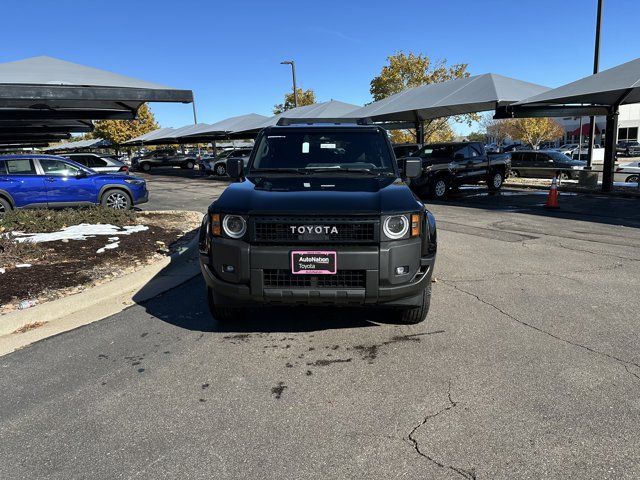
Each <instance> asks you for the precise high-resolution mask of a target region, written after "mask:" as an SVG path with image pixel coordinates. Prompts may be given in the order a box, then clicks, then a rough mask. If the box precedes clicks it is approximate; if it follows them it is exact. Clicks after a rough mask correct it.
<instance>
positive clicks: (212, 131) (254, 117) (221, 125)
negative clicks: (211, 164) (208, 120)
mask: <svg viewBox="0 0 640 480" xmlns="http://www.w3.org/2000/svg"><path fill="white" fill-rule="evenodd" d="M267 118H268V117H265V116H264V115H258V114H257V113H248V114H246V115H238V116H235V117H230V118H226V119H224V120H221V121H219V122H216V123H213V124H210V125H203V126H202V127H199V128H197V129H195V130H194V131H193V132H191V133H188V134H183V135H182V138H181V140H182V141H183V142H187V143H190V142H198V143H200V142H209V141H215V140H221V139H226V138H228V137H229V135H230V134H231V133H233V132H235V131H244V130H246V129H251V128H253V127H254V126H255V125H259V124H261V123H263V122H265V121H266V120H267Z"/></svg>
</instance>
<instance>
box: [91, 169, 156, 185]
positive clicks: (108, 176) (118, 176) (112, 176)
mask: <svg viewBox="0 0 640 480" xmlns="http://www.w3.org/2000/svg"><path fill="white" fill-rule="evenodd" d="M91 178H93V179H94V180H104V181H110V182H113V181H114V180H120V181H124V180H141V181H143V182H145V183H146V180H145V179H144V178H140V177H136V176H133V175H128V174H126V173H124V172H122V173H120V172H114V173H96V174H94V175H91Z"/></svg>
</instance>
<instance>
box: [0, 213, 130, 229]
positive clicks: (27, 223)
mask: <svg viewBox="0 0 640 480" xmlns="http://www.w3.org/2000/svg"><path fill="white" fill-rule="evenodd" d="M80 223H91V224H98V223H100V224H110V225H115V226H117V227H122V226H125V225H133V224H135V223H136V212H135V211H133V210H114V209H111V208H104V207H90V208H79V209H65V210H12V211H10V212H7V213H5V214H4V215H3V216H0V233H2V232H14V231H19V232H25V233H48V232H55V231H57V230H61V229H63V228H65V227H69V226H72V225H78V224H80Z"/></svg>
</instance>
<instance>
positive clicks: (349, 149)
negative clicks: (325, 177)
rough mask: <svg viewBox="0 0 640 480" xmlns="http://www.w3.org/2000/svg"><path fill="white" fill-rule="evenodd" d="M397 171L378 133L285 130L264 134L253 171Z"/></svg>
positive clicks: (257, 150) (384, 140)
mask: <svg viewBox="0 0 640 480" xmlns="http://www.w3.org/2000/svg"><path fill="white" fill-rule="evenodd" d="M280 169H281V170H285V171H286V170H291V169H295V170H300V171H303V172H312V171H314V170H319V171H322V172H326V171H332V170H333V171H365V172H389V173H391V172H394V168H393V160H392V158H391V154H390V151H389V146H388V144H387V142H386V138H385V137H384V135H381V134H380V132H377V131H335V130H334V131H322V130H318V131H313V132H310V131H308V130H307V131H300V132H296V131H294V132H291V131H282V132H277V133H275V132H273V131H272V132H270V133H269V134H266V135H263V136H262V137H261V139H260V143H259V144H258V146H257V148H256V155H255V158H254V160H253V164H252V166H251V170H252V171H264V170H280Z"/></svg>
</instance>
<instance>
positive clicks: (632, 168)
mask: <svg viewBox="0 0 640 480" xmlns="http://www.w3.org/2000/svg"><path fill="white" fill-rule="evenodd" d="M638 178H640V162H629V163H623V164H622V165H618V167H617V168H616V171H615V172H614V174H613V181H614V182H627V183H638Z"/></svg>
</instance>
